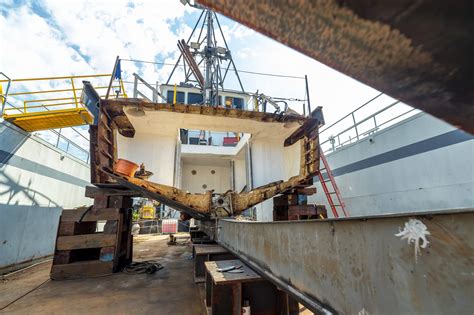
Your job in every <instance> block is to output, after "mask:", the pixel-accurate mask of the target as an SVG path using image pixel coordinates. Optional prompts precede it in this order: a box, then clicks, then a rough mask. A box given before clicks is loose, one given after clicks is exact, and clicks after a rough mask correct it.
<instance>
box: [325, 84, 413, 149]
mask: <svg viewBox="0 0 474 315" xmlns="http://www.w3.org/2000/svg"><path fill="white" fill-rule="evenodd" d="M381 95H383V93H380V94H378V95H377V96H375V97H373V98H372V99H370V100H369V101H367V102H365V103H364V104H362V105H361V106H359V107H358V108H356V109H355V110H354V111H352V112H350V113H349V114H347V115H345V116H344V117H342V118H341V119H339V120H337V121H336V122H335V123H333V124H331V125H329V126H328V127H326V128H324V129H322V130H321V131H320V137H321V135H322V134H324V133H325V132H327V131H328V130H330V129H331V128H333V127H335V126H337V125H338V124H339V123H340V122H342V121H343V120H345V119H346V118H349V117H352V122H353V124H352V125H351V126H350V127H348V128H345V129H343V130H342V131H340V132H338V133H337V134H336V135H330V136H328V139H327V140H325V141H323V142H321V147H323V145H325V144H327V143H330V144H331V147H330V148H329V149H327V150H324V149H323V152H324V153H326V152H329V151H335V150H337V149H338V148H340V147H342V146H344V145H346V144H348V143H353V141H359V140H361V139H362V138H365V137H366V136H368V135H371V134H373V133H375V132H377V131H379V130H380V129H382V127H383V126H386V125H387V124H388V123H390V122H393V121H394V120H396V119H398V118H400V117H403V116H405V115H407V114H409V113H411V112H413V111H415V110H416V109H415V108H411V109H409V110H407V111H405V112H403V113H401V114H398V115H395V116H394V117H391V118H390V119H388V120H387V121H384V122H382V123H380V122H379V123H377V116H379V115H380V114H382V113H384V112H386V111H387V110H388V109H390V108H392V107H394V106H395V105H397V104H401V103H400V101H395V102H393V103H391V104H390V105H388V106H385V107H384V108H382V109H380V110H378V111H376V112H375V113H372V114H371V115H369V116H367V117H365V118H363V119H362V120H360V121H356V118H355V113H356V112H357V111H359V110H360V109H362V108H363V107H365V106H367V105H368V104H370V103H371V102H372V101H374V100H375V99H377V98H378V97H380V96H381ZM368 121H373V123H374V127H373V128H371V129H369V130H367V131H364V132H363V133H361V134H360V133H359V128H358V127H359V126H360V125H361V124H363V123H365V122H368ZM349 131H354V133H355V137H351V136H350V135H349V139H347V140H345V141H342V142H341V139H340V138H341V136H342V135H343V134H345V133H348V132H349ZM336 139H337V144H336Z"/></svg>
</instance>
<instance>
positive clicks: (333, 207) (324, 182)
mask: <svg viewBox="0 0 474 315" xmlns="http://www.w3.org/2000/svg"><path fill="white" fill-rule="evenodd" d="M319 152H320V157H321V161H322V162H323V165H324V168H322V169H321V168H320V169H319V172H318V177H319V182H320V183H321V186H322V187H323V190H324V193H325V194H326V198H327V199H328V203H329V206H330V207H331V210H332V214H333V215H334V217H335V218H339V214H338V213H337V207H341V209H342V212H343V213H344V216H346V217H348V214H347V212H346V205H345V204H344V201H343V200H342V198H341V193H340V192H339V188H338V187H337V184H336V181H335V180H334V176H333V175H332V172H331V169H330V168H329V164H328V161H327V160H326V157H325V156H324V153H323V150H322V149H321V148H320V149H319ZM322 170H326V174H327V175H328V179H324V177H323V174H322V172H321V171H322ZM328 182H331V185H332V188H333V189H334V191H329V189H328V185H327V183H328ZM332 195H335V196H336V198H335V199H336V200H337V202H338V204H334V200H333V196H332Z"/></svg>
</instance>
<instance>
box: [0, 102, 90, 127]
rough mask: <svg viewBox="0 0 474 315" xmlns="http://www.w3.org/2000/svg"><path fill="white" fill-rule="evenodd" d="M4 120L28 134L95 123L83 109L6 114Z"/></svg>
mask: <svg viewBox="0 0 474 315" xmlns="http://www.w3.org/2000/svg"><path fill="white" fill-rule="evenodd" d="M3 118H4V119H5V120H6V121H9V122H11V123H13V124H15V125H17V126H18V127H20V128H21V129H23V130H25V131H28V132H32V131H39V130H48V129H59V128H65V127H74V126H80V125H90V124H92V122H93V121H94V116H92V115H91V113H89V111H87V109H85V108H82V107H79V108H67V109H59V110H50V111H40V112H32V113H20V114H13V115H8V114H4V115H3Z"/></svg>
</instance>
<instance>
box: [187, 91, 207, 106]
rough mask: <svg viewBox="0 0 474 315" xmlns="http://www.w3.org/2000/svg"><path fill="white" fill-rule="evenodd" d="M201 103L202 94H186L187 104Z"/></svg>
mask: <svg viewBox="0 0 474 315" xmlns="http://www.w3.org/2000/svg"><path fill="white" fill-rule="evenodd" d="M202 101H203V98H202V94H199V93H191V92H189V93H188V104H201V103H202Z"/></svg>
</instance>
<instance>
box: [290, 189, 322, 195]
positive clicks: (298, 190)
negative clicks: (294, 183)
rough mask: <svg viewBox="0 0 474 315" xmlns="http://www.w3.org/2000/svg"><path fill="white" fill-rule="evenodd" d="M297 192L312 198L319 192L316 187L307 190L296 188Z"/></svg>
mask: <svg viewBox="0 0 474 315" xmlns="http://www.w3.org/2000/svg"><path fill="white" fill-rule="evenodd" d="M295 192H296V193H297V194H300V195H306V196H311V195H314V194H315V193H316V192H317V190H316V187H307V188H296V189H295Z"/></svg>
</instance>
